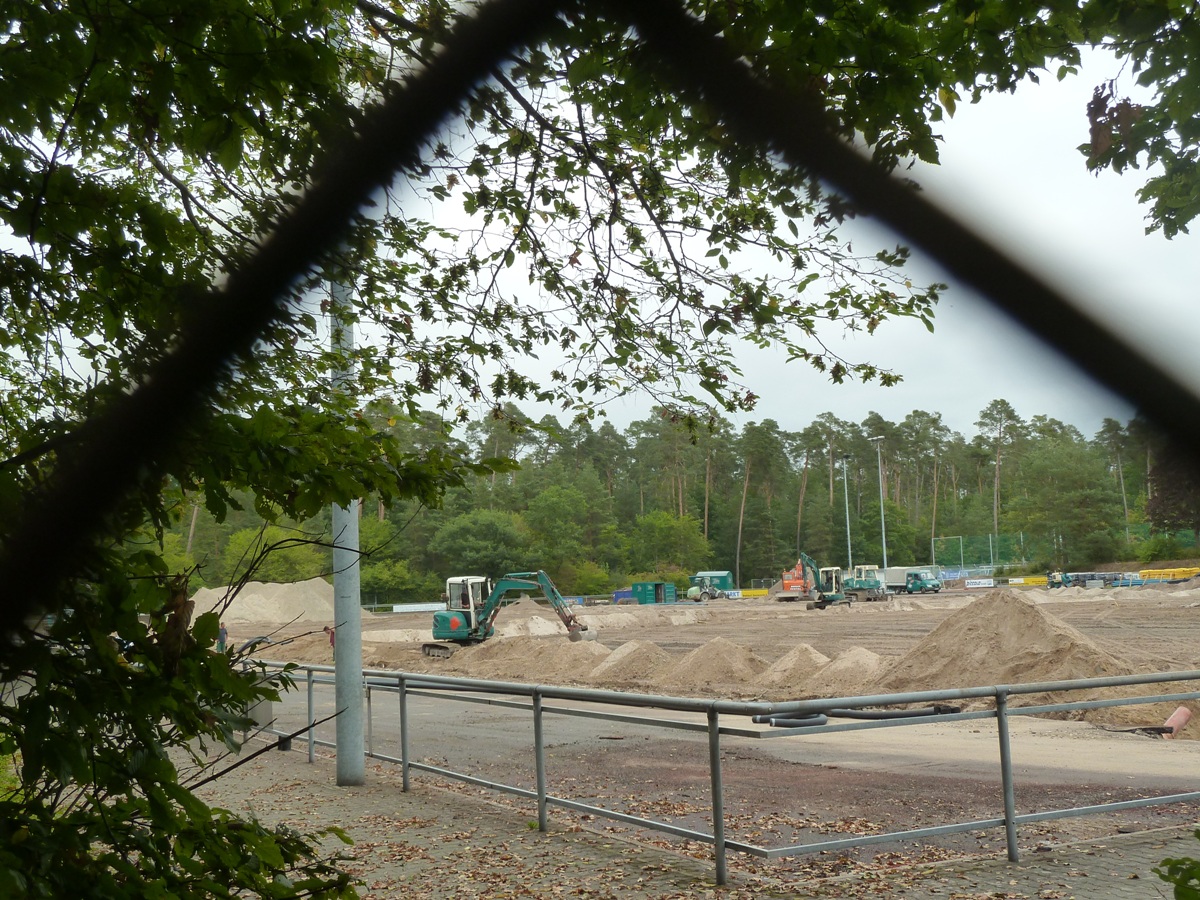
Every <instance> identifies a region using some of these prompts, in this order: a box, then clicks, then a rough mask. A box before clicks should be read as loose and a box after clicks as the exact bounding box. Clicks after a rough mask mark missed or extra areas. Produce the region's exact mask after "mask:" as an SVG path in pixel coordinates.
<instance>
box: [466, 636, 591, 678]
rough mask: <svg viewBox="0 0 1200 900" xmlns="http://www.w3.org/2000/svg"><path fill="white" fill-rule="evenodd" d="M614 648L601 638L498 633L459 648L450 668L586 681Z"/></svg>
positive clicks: (478, 674) (480, 673)
mask: <svg viewBox="0 0 1200 900" xmlns="http://www.w3.org/2000/svg"><path fill="white" fill-rule="evenodd" d="M560 624H561V623H560ZM611 652H612V651H610V650H609V649H608V648H607V647H605V646H604V645H603V644H601V643H600V642H599V641H577V642H572V641H568V640H562V641H543V640H539V639H538V638H535V637H527V636H519V637H495V638H491V639H489V640H487V641H484V642H483V643H482V644H475V645H473V646H470V647H463V648H462V649H460V650H457V651H456V652H455V653H454V655H453V656H452V657H450V660H449V664H448V668H451V669H454V670H455V671H456V672H459V673H461V674H465V675H470V676H471V677H472V678H490V679H493V680H500V681H522V682H527V683H533V684H536V683H538V682H539V681H545V682H547V683H553V684H564V683H567V684H569V683H580V682H583V681H586V680H587V679H588V676H589V675H591V673H592V670H593V669H595V668H596V666H597V665H599V664H600V663H602V662H603V661H604V660H605V659H606V658H607V657H608V655H609V654H610V653H611ZM539 676H544V677H539Z"/></svg>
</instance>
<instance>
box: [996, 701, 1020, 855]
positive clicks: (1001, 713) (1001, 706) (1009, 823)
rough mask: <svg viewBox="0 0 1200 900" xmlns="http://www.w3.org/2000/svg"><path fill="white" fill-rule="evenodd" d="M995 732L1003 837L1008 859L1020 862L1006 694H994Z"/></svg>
mask: <svg viewBox="0 0 1200 900" xmlns="http://www.w3.org/2000/svg"><path fill="white" fill-rule="evenodd" d="M996 732H997V734H998V735H999V737H1000V782H1001V784H1003V786H1004V838H1005V841H1006V842H1007V843H1008V861H1009V862H1020V860H1021V853H1020V851H1019V850H1018V849H1017V800H1016V793H1015V792H1014V790H1013V770H1012V748H1011V747H1010V746H1009V742H1008V694H1007V692H1005V691H999V692H998V693H997V694H996Z"/></svg>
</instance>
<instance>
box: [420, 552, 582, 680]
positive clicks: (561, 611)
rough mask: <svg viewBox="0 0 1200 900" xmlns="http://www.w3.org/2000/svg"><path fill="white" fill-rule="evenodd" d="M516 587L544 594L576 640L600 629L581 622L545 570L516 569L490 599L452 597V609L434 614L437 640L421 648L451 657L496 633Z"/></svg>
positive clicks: (427, 653)
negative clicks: (466, 646)
mask: <svg viewBox="0 0 1200 900" xmlns="http://www.w3.org/2000/svg"><path fill="white" fill-rule="evenodd" d="M513 591H522V592H523V593H526V594H529V595H530V596H534V595H535V594H537V593H540V594H542V596H544V597H545V598H546V599H547V600H549V601H550V605H551V606H552V607H554V611H555V612H556V613H558V617H559V618H560V619H561V620H562V623H563V624H564V625H565V626H567V637H568V638H569V639H570V640H572V641H594V640H595V639H596V630H595V629H594V628H588V626H586V625H584V624H583V623H581V622H580V621H579V620H578V619H577V618H576V617H575V613H574V612H573V611H572V609H571V605H570V604H569V603H567V601H566V600H564V599H563V595H562V594H560V593H559V592H558V588H556V587H555V586H554V582H553V581H551V580H550V576H549V575H547V574H546V573H545V572H540V571H539V572H512V573H510V574H508V575H505V576H504V577H502V578H500V579H499V580H498V581H497V582H496V586H495V587H493V588H492V592H491V593H490V594H488V595H487V597H486V599H484V600H483V601H482V602H479V601H477V600H476V599H475V597H474V596H473V595H468V596H467V597H465V599H464V600H463V601H459V602H455V598H452V599H451V601H450V603H449V604H448V605H449V608H448V609H440V610H438V611H437V612H435V613H434V614H433V639H434V641H435V642H436V643H432V644H423V645H422V646H421V652H422V653H424V654H425V655H426V656H432V657H434V658H437V659H447V658H449V657H450V656H451V655H452V654H453V653H454V651H455V650H457V649H458V648H459V647H462V646H465V645H467V644H478V643H481V642H482V641H486V640H487V639H488V638H490V637H492V636H493V635H494V634H495V633H496V629H495V628H494V627H493V626H494V623H495V621H496V616H497V615H499V613H500V609H501V607H502V606H503V605H504V599H505V597H506V596H507V595H508V594H510V593H512V592H513Z"/></svg>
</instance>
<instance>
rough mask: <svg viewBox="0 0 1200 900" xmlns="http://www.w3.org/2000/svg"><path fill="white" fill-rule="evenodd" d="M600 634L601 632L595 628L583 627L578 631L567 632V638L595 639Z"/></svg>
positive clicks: (574, 639) (573, 639)
mask: <svg viewBox="0 0 1200 900" xmlns="http://www.w3.org/2000/svg"><path fill="white" fill-rule="evenodd" d="M598 635H599V632H598V631H596V629H594V628H581V629H579V630H578V631H570V632H568V633H567V639H568V640H570V641H572V642H576V641H594V640H596V637H597V636H598Z"/></svg>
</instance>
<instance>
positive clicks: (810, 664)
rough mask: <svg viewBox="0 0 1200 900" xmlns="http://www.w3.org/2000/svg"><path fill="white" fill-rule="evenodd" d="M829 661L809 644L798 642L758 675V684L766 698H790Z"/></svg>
mask: <svg viewBox="0 0 1200 900" xmlns="http://www.w3.org/2000/svg"><path fill="white" fill-rule="evenodd" d="M829 662H830V660H829V657H828V656H826V655H825V654H824V653H821V652H820V651H818V650H816V649H815V648H814V647H813V646H812V645H811V644H798V645H797V646H795V647H793V648H792V649H791V650H789V651H788V652H787V653H785V654H784V655H783V656H782V657H781V658H779V659H778V660H776V661H775V662H774V663H773V664H772V665H771V666H770V668H768V669H767V670H766V671H765V672H763V673H762V674H761V675H760V676H759V677H758V685H759V686H760V687H761V688H762V689H763V695H764V696H765V697H767V698H768V699H776V698H778V699H792V698H794V697H796V696H798V695H799V694H800V693H801V692H803V691H804V689H805V686H806V685H807V684H808V682H809V680H810V679H811V678H812V677H813V676H814V675H815V674H816V673H817V672H818V671H820V670H821V668H823V667H824V666H826V665H828V664H829Z"/></svg>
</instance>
